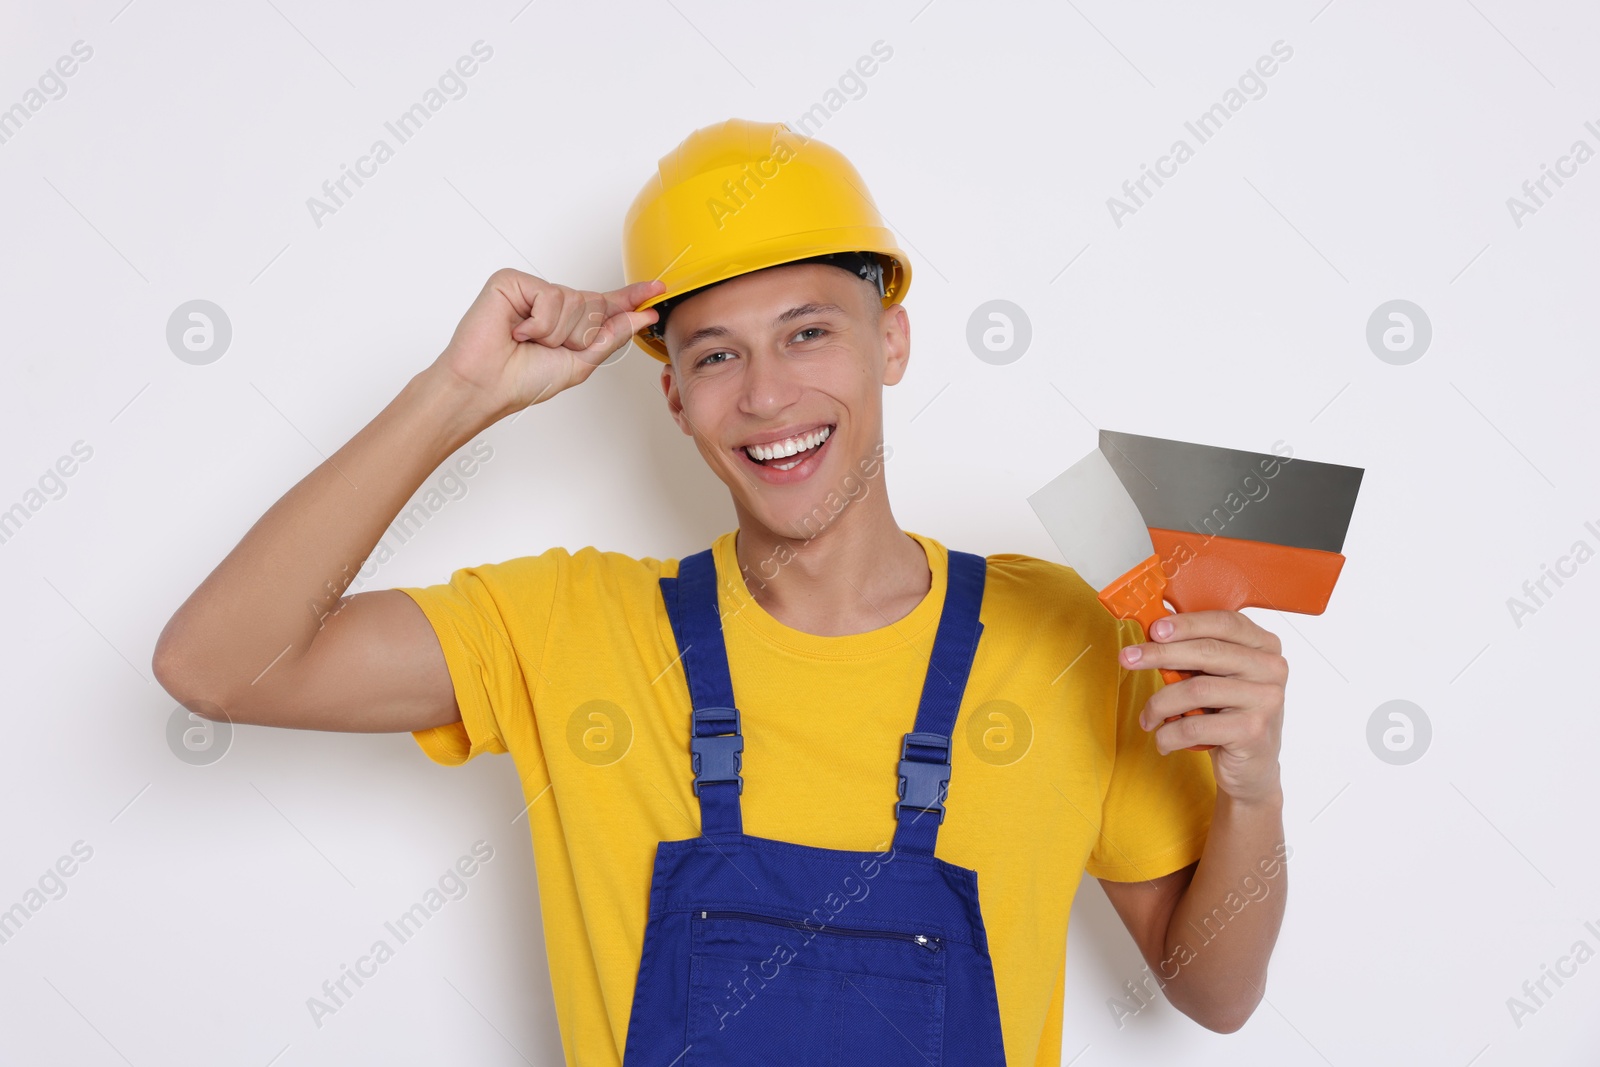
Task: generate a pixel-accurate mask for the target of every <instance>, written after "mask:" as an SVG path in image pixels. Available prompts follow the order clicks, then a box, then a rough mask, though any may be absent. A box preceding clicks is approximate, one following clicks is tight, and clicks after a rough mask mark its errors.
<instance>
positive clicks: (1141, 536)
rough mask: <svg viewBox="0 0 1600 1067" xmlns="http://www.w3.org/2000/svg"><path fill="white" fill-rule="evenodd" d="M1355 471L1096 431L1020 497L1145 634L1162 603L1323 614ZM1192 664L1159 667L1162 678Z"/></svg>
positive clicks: (1078, 567)
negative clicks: (1090, 445)
mask: <svg viewBox="0 0 1600 1067" xmlns="http://www.w3.org/2000/svg"><path fill="white" fill-rule="evenodd" d="M1361 474H1362V471H1361V470H1360V469H1359V468H1354V467H1340V466H1337V465H1334V464H1326V463H1311V462H1308V461H1306V460H1294V459H1292V457H1285V456H1282V455H1276V454H1274V455H1265V454H1261V453H1253V452H1241V451H1239V450H1237V449H1226V448H1215V447H1213V446H1209V445H1196V444H1191V443H1188V442H1181V441H1168V440H1165V439H1163V438H1155V437H1138V436H1136V435H1133V434H1121V433H1115V432H1113V431H1109V430H1105V431H1101V435H1100V448H1099V449H1097V450H1095V451H1094V452H1091V453H1089V455H1087V456H1085V457H1084V458H1083V459H1081V460H1079V461H1078V462H1077V463H1075V464H1074V465H1073V466H1072V467H1071V468H1069V469H1068V470H1067V471H1065V472H1064V473H1062V474H1061V475H1060V476H1058V477H1057V478H1055V479H1053V480H1052V481H1051V482H1050V483H1049V484H1048V485H1046V486H1044V488H1042V489H1040V490H1039V491H1038V492H1036V493H1034V494H1033V495H1032V496H1030V497H1029V498H1028V503H1029V504H1030V505H1032V507H1033V510H1034V513H1035V514H1037V515H1038V516H1039V519H1040V521H1041V522H1042V523H1044V526H1045V529H1046V530H1047V531H1048V532H1049V534H1050V537H1051V539H1052V540H1053V541H1055V543H1056V547H1057V548H1059V549H1060V550H1061V553H1062V555H1063V556H1064V557H1065V559H1066V562H1067V565H1068V566H1069V567H1071V568H1072V569H1073V570H1075V571H1077V572H1078V574H1079V575H1080V576H1081V577H1082V578H1083V579H1084V580H1085V581H1087V582H1089V584H1091V585H1093V586H1094V587H1095V589H1096V590H1098V591H1099V596H1100V602H1101V603H1102V604H1104V605H1105V606H1106V609H1107V610H1108V611H1110V612H1111V613H1112V614H1113V615H1114V616H1116V617H1117V618H1132V619H1136V620H1137V621H1138V622H1139V624H1140V625H1141V626H1142V627H1143V628H1144V632H1145V634H1146V635H1148V634H1149V632H1150V626H1151V624H1152V623H1154V622H1155V621H1156V620H1157V619H1160V618H1162V617H1163V616H1165V615H1168V614H1171V612H1170V611H1169V610H1168V609H1167V607H1166V605H1165V603H1164V601H1169V602H1171V604H1172V605H1173V607H1174V608H1177V609H1178V610H1180V611H1201V610H1212V609H1221V610H1229V611H1237V610H1239V609H1240V608H1244V607H1269V608H1275V609H1278V610H1281V611H1296V612H1301V613H1303V614H1311V615H1316V614H1321V612H1322V611H1323V609H1324V608H1325V607H1326V606H1327V601H1328V597H1329V595H1330V594H1331V593H1332V591H1333V585H1334V582H1335V581H1336V580H1337V578H1338V576H1339V570H1340V568H1341V567H1342V566H1343V565H1344V557H1343V556H1342V555H1340V554H1339V550H1340V549H1341V548H1342V547H1343V544H1344V535H1345V531H1346V529H1347V527H1348V526H1349V520H1350V514H1351V511H1352V509H1353V508H1354V506H1355V495H1356V490H1357V489H1358V488H1359V486H1360V481H1361ZM1274 494H1277V495H1276V497H1274ZM1269 501H1270V504H1269ZM1251 508H1254V509H1255V511H1254V512H1253V513H1251V514H1250V515H1249V517H1248V519H1246V517H1245V516H1246V513H1247V512H1250V510H1251ZM1246 535H1249V536H1246ZM1194 673H1195V672H1193V671H1171V670H1162V672H1161V676H1162V678H1163V679H1165V680H1166V681H1167V683H1168V684H1171V683H1173V682H1177V681H1181V680H1182V679H1184V678H1187V677H1190V676H1191V675H1193V674H1194ZM1204 710H1206V709H1203V708H1194V709H1192V710H1190V711H1186V712H1184V713H1183V714H1184V715H1198V714H1200V713H1201V712H1203V711H1204ZM1181 717H1182V716H1180V715H1174V716H1170V717H1169V718H1168V719H1167V720H1166V721H1167V722H1172V721H1173V720H1175V719H1178V718H1181ZM1214 747H1215V746H1214V745H1191V746H1190V748H1191V749H1193V750H1195V751H1206V750H1208V749H1211V748H1214Z"/></svg>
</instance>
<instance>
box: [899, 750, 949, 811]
mask: <svg viewBox="0 0 1600 1067" xmlns="http://www.w3.org/2000/svg"><path fill="white" fill-rule="evenodd" d="M912 746H915V747H916V748H917V749H919V750H927V749H931V750H932V752H929V753H926V754H924V753H923V752H922V751H919V752H918V753H917V754H916V755H913V754H912V751H911V750H912ZM928 756H932V757H934V758H933V759H929V758H927V757H928ZM949 787H950V739H949V738H948V737H946V736H945V735H944V734H930V733H909V734H906V736H905V740H904V741H902V742H901V744H900V798H901V799H900V800H899V801H897V802H896V803H895V806H894V817H895V819H896V820H898V819H899V818H900V809H901V808H917V809H919V810H921V811H931V812H938V813H939V822H940V823H941V824H943V822H944V803H943V800H944V796H945V792H946V791H947V790H948V789H949Z"/></svg>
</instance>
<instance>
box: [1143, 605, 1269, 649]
mask: <svg viewBox="0 0 1600 1067" xmlns="http://www.w3.org/2000/svg"><path fill="white" fill-rule="evenodd" d="M1163 624H1167V625H1169V626H1170V627H1171V629H1170V630H1165V631H1164V628H1163ZM1197 637H1215V638H1217V639H1218V640H1221V641H1230V642H1232V643H1234V644H1236V645H1248V646H1249V647H1251V648H1259V649H1261V650H1263V651H1265V652H1273V653H1277V652H1281V651H1282V650H1283V645H1282V643H1281V642H1280V641H1279V640H1278V635H1277V634H1275V633H1273V632H1272V631H1271V630H1267V629H1264V628H1262V627H1260V626H1258V625H1256V623H1255V622H1253V621H1251V619H1250V618H1249V616H1247V615H1245V614H1244V613H1243V612H1240V611H1181V612H1178V613H1177V614H1175V615H1165V616H1162V617H1161V618H1160V619H1159V620H1157V621H1156V623H1155V624H1154V625H1153V626H1152V627H1151V634H1150V639H1151V640H1152V641H1161V642H1169V641H1186V640H1190V639H1192V638H1197Z"/></svg>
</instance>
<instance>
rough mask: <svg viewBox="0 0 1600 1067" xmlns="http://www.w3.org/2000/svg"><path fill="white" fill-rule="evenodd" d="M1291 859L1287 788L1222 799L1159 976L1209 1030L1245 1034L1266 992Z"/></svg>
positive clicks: (1172, 997) (1176, 1001) (1170, 929)
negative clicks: (1285, 804) (1253, 797)
mask: <svg viewBox="0 0 1600 1067" xmlns="http://www.w3.org/2000/svg"><path fill="white" fill-rule="evenodd" d="M1288 856H1289V850H1288V846H1287V844H1286V843H1285V841H1284V836H1283V795H1282V792H1281V791H1280V792H1278V793H1276V794H1274V795H1273V796H1271V797H1270V798H1268V799H1264V800H1260V801H1253V802H1243V801H1236V800H1234V799H1233V798H1232V797H1230V796H1228V795H1227V794H1226V793H1218V794H1217V801H1216V809H1215V811H1214V813H1213V815H1212V821H1211V832H1210V834H1209V836H1208V837H1207V839H1206V848H1205V852H1204V853H1203V854H1202V856H1201V858H1200V863H1199V865H1198V866H1197V867H1196V868H1195V873H1194V878H1193V880H1192V881H1191V882H1190V883H1189V888H1188V889H1187V890H1185V892H1184V894H1183V896H1182V897H1181V898H1179V900H1178V903H1177V906H1176V907H1175V908H1174V909H1173V912H1172V919H1171V921H1170V922H1169V924H1168V926H1167V936H1166V941H1165V945H1166V950H1165V954H1164V955H1163V958H1162V961H1161V965H1160V967H1159V968H1158V971H1157V976H1158V978H1159V979H1160V980H1161V982H1162V983H1163V988H1164V990H1165V993H1166V996H1167V999H1168V1000H1169V1001H1171V1002H1172V1004H1173V1006H1175V1007H1176V1008H1178V1009H1179V1010H1180V1011H1182V1012H1183V1013H1184V1014H1185V1015H1187V1016H1189V1017H1190V1018H1192V1019H1194V1020H1195V1021H1196V1022H1198V1023H1200V1024H1201V1025H1202V1026H1205V1027H1206V1028H1208V1029H1211V1030H1216V1031H1219V1032H1222V1033H1232V1032H1233V1031H1235V1030H1237V1029H1239V1028H1240V1027H1241V1026H1243V1025H1244V1023H1245V1020H1247V1019H1248V1018H1249V1017H1250V1015H1251V1014H1252V1013H1253V1012H1254V1011H1255V1009H1256V1006H1257V1004H1259V1002H1260V1000H1261V998H1262V996H1264V995H1265V990H1266V986H1267V961H1268V959H1269V958H1270V957H1271V955H1272V948H1273V946H1274V945H1275V944H1276V943H1277V940H1278V930H1279V928H1280V927H1281V926H1282V924H1283V910H1284V902H1285V898H1286V897H1287V895H1288V888H1289V874H1288V864H1287V862H1286V861H1287V860H1288Z"/></svg>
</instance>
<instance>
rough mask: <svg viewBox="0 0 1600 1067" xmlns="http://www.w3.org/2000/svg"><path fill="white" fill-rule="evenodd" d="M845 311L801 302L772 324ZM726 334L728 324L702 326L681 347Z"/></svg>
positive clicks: (690, 346) (780, 324)
mask: <svg viewBox="0 0 1600 1067" xmlns="http://www.w3.org/2000/svg"><path fill="white" fill-rule="evenodd" d="M844 313H845V310H844V308H842V307H840V306H839V305H838V304H801V305H799V306H798V307H792V308H790V309H789V310H788V311H785V312H784V313H783V314H781V315H779V316H778V317H777V318H775V319H773V320H772V324H773V325H774V326H782V325H783V324H784V323H786V322H792V321H794V320H795V319H798V318H803V317H804V316H806V315H823V314H835V315H843V314H844ZM726 336H728V328H727V327H726V326H702V327H700V329H698V330H696V331H695V332H694V333H691V334H690V335H689V336H688V337H685V338H684V339H683V345H682V346H681V347H682V349H683V350H684V351H688V350H689V349H691V348H693V347H694V346H695V345H697V344H699V343H700V342H701V341H707V340H710V339H711V338H714V337H726Z"/></svg>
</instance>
